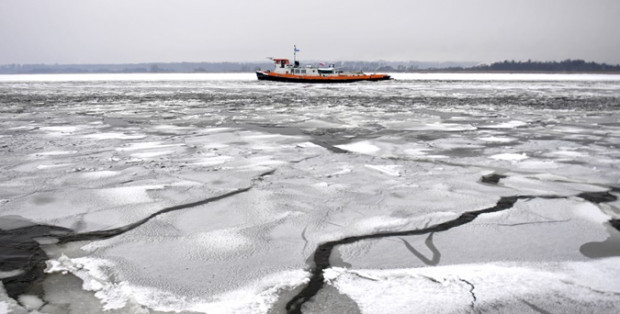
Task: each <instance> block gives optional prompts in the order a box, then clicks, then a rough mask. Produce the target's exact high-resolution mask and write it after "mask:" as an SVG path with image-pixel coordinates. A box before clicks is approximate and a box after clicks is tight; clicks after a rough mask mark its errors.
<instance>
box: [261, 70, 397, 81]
mask: <svg viewBox="0 0 620 314" xmlns="http://www.w3.org/2000/svg"><path fill="white" fill-rule="evenodd" d="M256 76H257V77H258V79H259V80H265V81H277V82H293V83H349V82H359V81H384V80H389V79H391V77H390V76H389V75H387V74H359V75H357V74H349V75H329V76H322V75H295V74H280V73H274V72H263V71H257V72H256Z"/></svg>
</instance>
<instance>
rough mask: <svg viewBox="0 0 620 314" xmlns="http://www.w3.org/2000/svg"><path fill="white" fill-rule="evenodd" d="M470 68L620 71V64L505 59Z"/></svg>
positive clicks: (525, 70)
mask: <svg viewBox="0 0 620 314" xmlns="http://www.w3.org/2000/svg"><path fill="white" fill-rule="evenodd" d="M468 70H473V71H481V72H620V65H609V64H605V63H596V62H586V61H583V60H564V61H561V62H536V61H531V60H528V61H527V62H515V61H514V60H513V61H508V60H506V61H504V62H496V63H493V64H491V65H478V66H475V67H472V68H470V69H468Z"/></svg>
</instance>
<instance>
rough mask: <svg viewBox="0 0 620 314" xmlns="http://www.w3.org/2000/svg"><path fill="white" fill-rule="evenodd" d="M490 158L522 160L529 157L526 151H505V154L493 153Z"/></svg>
mask: <svg viewBox="0 0 620 314" xmlns="http://www.w3.org/2000/svg"><path fill="white" fill-rule="evenodd" d="M489 158H491V159H495V160H507V161H520V160H524V159H527V158H528V157H527V155H526V154H525V153H521V154H514V153H504V154H497V155H492V156H490V157H489Z"/></svg>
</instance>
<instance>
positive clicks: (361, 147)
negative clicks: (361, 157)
mask: <svg viewBox="0 0 620 314" xmlns="http://www.w3.org/2000/svg"><path fill="white" fill-rule="evenodd" d="M336 147H338V148H340V149H344V150H346V151H350V152H354V153H360V154H369V155H370V154H374V153H376V152H378V151H379V150H381V149H380V148H379V147H377V146H375V145H373V144H371V143H370V142H369V141H362V142H357V143H351V144H344V145H336Z"/></svg>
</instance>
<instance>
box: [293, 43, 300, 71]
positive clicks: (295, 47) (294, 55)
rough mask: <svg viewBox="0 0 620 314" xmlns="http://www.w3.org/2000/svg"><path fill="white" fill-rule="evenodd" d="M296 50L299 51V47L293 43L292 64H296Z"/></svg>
mask: <svg viewBox="0 0 620 314" xmlns="http://www.w3.org/2000/svg"><path fill="white" fill-rule="evenodd" d="M298 52H299V49H297V45H293V66H295V64H297V53H298Z"/></svg>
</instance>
